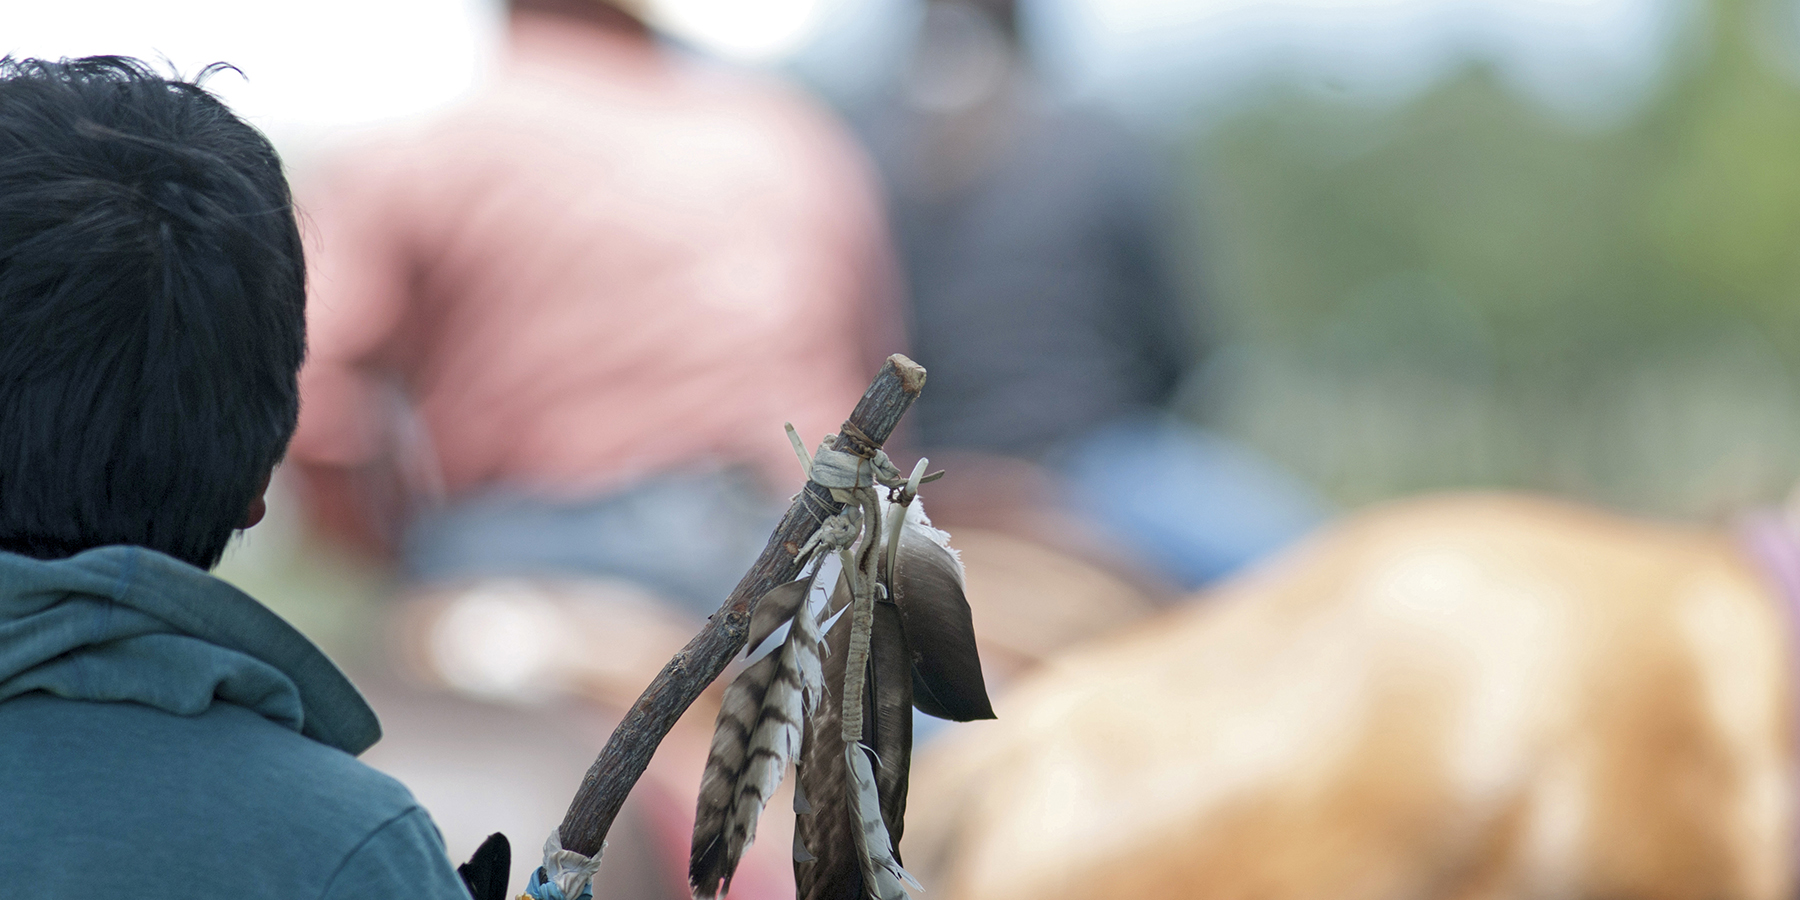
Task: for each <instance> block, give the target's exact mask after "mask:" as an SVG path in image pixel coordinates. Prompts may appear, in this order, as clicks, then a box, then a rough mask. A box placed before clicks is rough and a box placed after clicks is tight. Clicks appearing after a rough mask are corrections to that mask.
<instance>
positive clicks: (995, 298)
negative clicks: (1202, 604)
mask: <svg viewBox="0 0 1800 900" xmlns="http://www.w3.org/2000/svg"><path fill="white" fill-rule="evenodd" d="M858 120H859V123H860V124H861V126H862V130H863V131H864V133H865V134H866V136H867V139H868V142H869V144H870V146H871V148H872V150H873V152H874V154H875V157H876V160H877V163H878V164H879V166H880V167H881V169H882V172H883V175H884V176H885V178H886V181H887V187H888V189H889V193H890V204H891V211H892V221H893V227H894V231H895V234H896V237H897V238H898V240H899V244H900V247H901V250H902V255H903V258H904V265H905V274H906V277H907V279H908V281H909V283H910V286H911V289H912V317H911V322H910V325H911V338H912V346H913V349H914V353H915V358H916V359H917V360H918V361H919V362H920V363H921V364H923V365H924V366H925V367H926V368H927V369H928V370H929V371H930V372H931V389H930V390H929V391H927V392H926V393H925V395H924V396H923V397H922V398H921V399H920V402H919V404H918V407H917V409H916V410H915V411H914V413H913V416H914V417H915V418H914V424H915V425H916V426H917V428H918V429H919V435H918V436H919V438H920V439H921V442H922V443H923V445H924V447H925V448H926V449H927V450H930V451H942V450H956V451H973V452H976V453H980V454H988V455H995V456H999V457H1003V458H1009V459H1017V460H1031V461H1037V462H1043V463H1047V464H1048V465H1049V466H1050V467H1051V468H1052V469H1053V470H1055V471H1056V472H1057V473H1058V474H1060V475H1061V476H1062V478H1063V481H1064V482H1065V486H1064V490H1065V492H1066V493H1068V494H1070V495H1071V496H1070V498H1069V499H1072V500H1073V501H1074V504H1075V505H1076V506H1077V507H1078V508H1080V509H1081V511H1083V512H1085V513H1086V514H1087V515H1088V516H1089V517H1090V518H1091V519H1092V520H1094V521H1096V522H1097V523H1099V524H1100V525H1102V526H1103V528H1104V529H1105V530H1106V531H1107V532H1109V533H1110V535H1111V536H1112V537H1113V538H1114V539H1115V540H1117V541H1119V542H1121V543H1124V544H1127V545H1129V546H1130V547H1131V548H1133V549H1134V550H1135V551H1137V553H1138V554H1139V555H1140V556H1142V557H1144V558H1147V559H1148V560H1149V561H1150V562H1152V563H1154V564H1155V565H1156V566H1158V567H1159V568H1160V569H1161V570H1162V572H1161V574H1163V575H1164V576H1166V577H1167V578H1169V579H1170V580H1172V581H1174V582H1175V583H1177V584H1178V585H1179V586H1181V587H1189V588H1191V587H1194V586H1197V585H1199V584H1201V583H1203V582H1206V581H1210V580H1212V579H1214V578H1217V577H1219V576H1221V575H1223V574H1225V573H1227V572H1229V571H1231V570H1233V569H1235V568H1237V567H1238V566H1240V565H1242V564H1243V563H1245V562H1247V561H1249V560H1251V559H1253V558H1255V557H1257V556H1259V555H1261V554H1263V553H1266V552H1267V551H1269V550H1271V549H1274V548H1275V547H1277V546H1280V545H1281V544H1283V543H1285V542H1287V541H1288V540H1289V539H1291V538H1292V537H1294V536H1295V535H1297V534H1299V533H1300V532H1302V531H1304V530H1305V529H1306V528H1308V527H1309V526H1310V525H1312V524H1313V523H1314V522H1315V521H1316V520H1317V517H1318V515H1319V512H1318V510H1319V507H1318V505H1317V504H1316V503H1315V502H1314V501H1313V500H1312V499H1311V498H1310V496H1309V495H1308V494H1307V493H1306V492H1305V491H1304V490H1303V489H1301V488H1300V487H1299V486H1297V485H1296V484H1294V483H1293V482H1292V481H1291V480H1289V479H1287V478H1286V477H1285V476H1283V475H1281V474H1280V473H1277V472H1275V471H1274V470H1273V469H1272V468H1271V467H1270V466H1268V464H1266V463H1264V462H1262V461H1261V460H1259V459H1258V458H1256V457H1255V456H1254V455H1252V454H1250V453H1249V452H1247V451H1245V450H1242V449H1239V448H1236V447H1233V446H1232V445H1230V444H1228V443H1226V442H1224V441H1222V440H1220V439H1218V438H1216V437H1213V436H1210V435H1207V434H1205V433H1203V432H1200V431H1198V430H1197V429H1194V428H1192V427H1189V426H1185V425H1182V424H1179V423H1177V422H1176V421H1175V420H1174V419H1173V418H1171V417H1169V416H1168V415H1167V414H1166V413H1165V410H1166V409H1167V408H1168V406H1169V404H1170V402H1171V401H1172V400H1173V398H1174V395H1175V392H1176V389H1177V386H1178V384H1179V383H1180V381H1181V379H1182V376H1183V374H1184V373H1185V372H1186V371H1188V370H1189V368H1190V367H1191V366H1192V365H1193V364H1194V363H1195V362H1196V359H1197V356H1198V347H1199V342H1200V337H1201V335H1200V325H1201V323H1200V322H1197V321H1195V319H1196V318H1197V317H1196V316H1195V311H1196V310H1195V307H1194V306H1193V305H1191V304H1189V303H1187V302H1185V298H1184V297H1183V290H1182V281H1183V279H1182V276H1181V274H1180V272H1179V271H1178V267H1177V266H1176V265H1175V264H1174V263H1173V261H1172V259H1171V258H1170V255H1169V252H1168V251H1169V248H1170V247H1171V246H1172V245H1175V244H1176V243H1177V242H1178V241H1179V238H1180V236H1181V235H1180V229H1179V228H1178V227H1177V223H1178V216H1176V215H1174V214H1173V210H1172V205H1173V204H1172V202H1171V201H1172V200H1173V199H1175V198H1174V195H1175V193H1176V188H1175V186H1174V185H1173V183H1172V182H1171V181H1170V180H1169V179H1168V178H1167V177H1166V176H1165V174H1164V173H1163V171H1162V168H1161V165H1160V164H1159V160H1158V159H1156V157H1155V155H1154V154H1153V153H1152V152H1150V151H1149V149H1148V148H1147V147H1146V146H1144V144H1143V143H1142V142H1141V141H1139V140H1137V139H1136V138H1135V136H1133V135H1132V134H1131V133H1129V132H1128V131H1126V130H1125V129H1124V128H1122V127H1121V126H1120V125H1119V124H1117V123H1115V122H1114V121H1113V120H1112V119H1110V118H1108V117H1107V116H1105V115H1103V114H1101V113H1099V112H1097V111H1090V110H1083V109H1078V108H1072V107H1069V106H1066V105H1063V104H1059V103H1058V102H1056V101H1054V100H1053V99H1051V98H1050V97H1049V96H1048V92H1047V91H1046V90H1045V89H1044V88H1043V86H1042V85H1041V83H1040V81H1039V80H1038V79H1037V78H1036V77H1035V75H1034V73H1033V71H1032V69H1031V66H1030V64H1029V61H1028V60H1027V58H1026V54H1025V52H1024V51H1023V49H1022V46H1021V41H1020V36H1019V23H1018V16H1017V11H1016V9H1015V4H1014V3H1013V2H1011V0H967V2H937V0H934V2H930V3H928V4H927V5H926V10H925V15H924V20H923V25H922V28H921V32H920V35H919V38H918V42H917V44H916V45H915V47H914V49H913V52H912V56H911V59H910V63H909V66H908V68H907V70H906V72H905V75H904V77H903V78H902V80H901V82H900V84H899V85H898V86H897V88H896V89H895V90H894V91H893V92H892V93H891V94H890V95H889V96H887V97H885V98H883V99H882V100H881V101H880V102H878V103H877V104H875V105H874V106H873V107H871V108H868V109H865V110H863V111H862V115H860V116H858Z"/></svg>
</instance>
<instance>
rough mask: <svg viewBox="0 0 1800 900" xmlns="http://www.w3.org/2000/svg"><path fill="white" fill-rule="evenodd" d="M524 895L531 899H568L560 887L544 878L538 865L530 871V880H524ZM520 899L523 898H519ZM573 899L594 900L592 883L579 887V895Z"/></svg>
mask: <svg viewBox="0 0 1800 900" xmlns="http://www.w3.org/2000/svg"><path fill="white" fill-rule="evenodd" d="M525 896H526V897H530V898H532V900H569V898H568V897H565V896H563V891H562V888H561V887H558V886H557V884H556V883H555V882H553V881H545V880H544V867H543V866H538V867H537V868H536V869H533V870H532V871H531V878H530V880H528V881H526V882H525ZM520 900H524V898H520ZM574 900H594V883H593V882H591V881H590V882H588V883H587V885H586V886H584V887H583V888H582V889H581V896H579V897H576V898H574Z"/></svg>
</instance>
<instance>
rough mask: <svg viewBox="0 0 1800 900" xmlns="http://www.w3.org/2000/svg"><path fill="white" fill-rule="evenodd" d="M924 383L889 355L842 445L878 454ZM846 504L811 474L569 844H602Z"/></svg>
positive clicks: (611, 765)
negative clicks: (665, 747)
mask: <svg viewBox="0 0 1800 900" xmlns="http://www.w3.org/2000/svg"><path fill="white" fill-rule="evenodd" d="M924 387H925V370H924V369H923V368H921V367H920V366H919V364H918V363H915V362H913V361H912V360H910V359H907V358H906V357H904V356H901V355H900V354H898V353H896V354H894V355H893V356H890V357H888V359H887V364H886V365H884V366H883V367H882V369H881V373H880V374H879V375H877V376H875V381H874V382H873V383H871V384H870V385H869V389H868V390H867V391H865V392H864V393H863V396H862V399H861V400H860V401H858V402H857V404H856V409H855V410H854V411H852V412H851V413H850V418H849V419H848V420H846V421H845V423H844V428H843V429H842V432H841V433H840V434H839V435H838V438H837V441H836V442H835V444H834V445H833V446H834V447H835V449H838V450H846V451H850V452H855V453H863V454H872V453H873V452H874V451H875V450H877V449H879V448H880V447H881V445H882V444H883V443H885V442H886V441H887V439H888V437H889V435H892V434H893V433H894V426H895V425H897V424H899V422H900V417H901V416H903V415H905V414H906V411H907V409H908V408H910V407H911V406H912V403H913V400H915V399H917V398H918V396H919V391H920V390H922V389H923V388H924ZM842 508H843V504H841V503H838V502H836V501H835V500H832V499H831V493H830V492H829V491H827V490H826V489H824V488H822V487H820V486H818V485H816V484H814V483H812V482H810V481H809V482H807V483H806V487H805V488H804V489H803V490H802V491H801V492H800V494H799V496H797V497H795V498H794V503H793V505H792V506H790V507H788V511H787V515H786V516H784V517H782V520H781V524H780V525H779V526H778V527H777V528H776V529H775V533H774V534H772V535H770V536H769V543H768V545H767V546H765V547H763V552H762V555H761V556H759V557H757V559H756V564H755V565H753V566H751V567H750V571H749V572H748V573H746V574H745V575H744V578H743V580H742V581H739V582H738V585H737V587H736V588H735V589H733V590H732V592H731V596H730V597H728V598H727V599H726V600H725V605H724V606H721V607H719V611H718V612H716V613H713V614H712V616H711V618H709V619H708V620H707V622H706V627H704V628H702V629H700V633H699V634H696V635H694V639H693V640H691V641H688V643H687V646H686V647H683V648H681V650H680V651H679V652H677V653H676V654H675V656H674V657H673V658H671V659H670V660H669V663H668V665H665V666H663V669H662V671H661V672H659V673H657V676H656V679H655V680H654V681H651V682H650V686H649V687H648V688H645V689H644V693H643V694H642V695H641V696H639V697H638V699H637V702H636V703H634V704H632V706H631V709H630V710H629V711H627V712H626V713H625V718H624V720H623V721H621V722H619V727H618V728H616V729H614V730H613V733H612V737H611V738H609V739H608V740H607V742H606V747H605V749H603V750H601V751H600V755H599V757H598V758H596V759H595V760H594V764H593V765H592V766H590V767H589V768H588V771H587V775H586V776H584V777H583V778H582V779H581V787H580V788H578V789H577V790H576V791H575V799H574V800H573V801H571V802H570V803H569V811H568V812H567V813H566V814H564V816H563V820H562V826H561V831H560V833H561V836H562V845H563V848H564V849H566V850H573V851H575V852H577V853H581V854H583V855H586V856H593V855H594V854H595V853H598V852H599V851H600V845H601V843H602V842H603V841H605V840H606V833H607V832H608V831H609V830H611V829H612V823H613V819H614V818H616V817H617V816H618V815H619V809H620V807H622V806H624V804H625V797H626V795H628V794H630V793H631V788H632V786H633V785H636V784H637V780H638V778H639V777H641V776H642V775H643V774H644V769H645V767H647V766H649V765H650V757H651V756H652V755H654V754H655V753H656V747H657V745H658V744H660V743H662V739H663V738H664V737H665V736H667V735H668V733H669V729H671V728H673V727H675V721H676V720H677V719H679V718H681V714H682V713H684V712H686V711H687V708H688V707H689V706H691V705H692V704H693V702H694V700H695V698H697V697H699V696H700V693H701V692H702V691H704V690H706V686H707V685H709V684H711V683H712V682H713V679H715V678H717V677H719V673H720V672H723V671H724V670H725V666H726V665H727V664H728V663H730V662H731V659H732V657H734V656H736V655H737V654H738V652H739V651H741V650H743V649H744V640H745V637H746V635H747V632H748V630H749V626H750V608H751V605H752V604H753V603H755V601H756V598H758V597H761V596H762V595H763V594H765V593H767V592H768V591H769V589H770V588H773V587H775V586H776V585H779V584H784V583H786V582H789V581H792V580H794V579H795V578H796V577H798V576H799V574H800V564H799V562H798V561H797V560H795V559H794V554H796V553H798V552H799V550H800V545H801V544H803V543H805V542H806V539H807V538H808V537H811V536H812V533H813V531H815V530H816V529H817V528H818V527H819V523H820V522H823V521H824V520H825V518H826V517H828V516H831V515H833V514H835V513H837V511H838V510H840V509H842Z"/></svg>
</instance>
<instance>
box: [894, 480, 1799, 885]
mask: <svg viewBox="0 0 1800 900" xmlns="http://www.w3.org/2000/svg"><path fill="white" fill-rule="evenodd" d="M978 615H979V610H978ZM1788 616H1789V611H1788V609H1787V601H1786V600H1784V599H1783V598H1782V597H1781V596H1780V593H1779V591H1778V590H1777V589H1776V588H1775V587H1774V586H1773V583H1772V582H1770V581H1767V580H1765V578H1764V575H1763V573H1762V572H1761V571H1760V570H1759V568H1758V565H1757V563H1756V561H1754V560H1752V559H1751V558H1750V557H1749V556H1748V555H1746V553H1745V552H1744V551H1743V550H1742V549H1741V548H1740V546H1739V545H1738V543H1737V542H1736V541H1735V540H1734V539H1733V537H1732V536H1731V535H1730V534H1726V533H1720V532H1709V531H1702V530H1691V529H1684V528H1678V527H1672V526H1668V525H1660V524H1649V523H1645V522H1641V521H1634V520H1628V519H1624V518H1619V517H1615V516H1612V515H1608V514H1603V513H1600V512H1597V511H1593V510H1588V509H1583V508H1579V507H1575V506H1571V505H1565V504H1561V503H1555V502H1550V501H1547V500H1539V499H1529V498H1522V497H1508V496H1458V497H1446V498H1436V499H1426V500H1418V501H1412V502H1407V503H1403V504H1398V505H1394V506H1389V507H1386V508H1381V509H1377V510H1375V511H1372V512H1369V513H1366V514H1363V515H1360V516H1357V517H1354V518H1352V519H1350V520H1348V521H1346V522H1345V523H1343V524H1342V525H1340V526H1338V527H1335V528H1333V529H1331V530H1328V531H1327V532H1325V533H1323V534H1321V535H1320V536H1318V537H1317V538H1315V539H1313V540H1312V541H1310V542H1309V543H1308V544H1306V545H1304V546H1302V547H1300V548H1299V549H1297V550H1295V551H1293V552H1291V553H1289V554H1288V555H1287V556H1286V557H1285V558H1283V559H1280V560H1279V561H1277V562H1275V563H1274V564H1272V565H1269V566H1266V567H1265V568H1263V569H1262V570H1261V571H1260V572H1258V573H1256V574H1252V575H1250V576H1248V577H1245V578H1241V579H1238V580H1236V581H1235V582H1233V583H1230V584H1228V585H1227V586H1225V587H1223V588H1221V589H1219V590H1217V591H1216V592H1214V593H1213V595H1211V596H1209V597H1205V598H1202V600H1201V601H1200V602H1197V603H1195V604H1193V605H1191V606H1188V607H1184V608H1182V609H1180V610H1178V611H1175V612H1172V613H1167V614H1164V615H1162V616H1159V617H1157V618H1154V619H1151V620H1149V621H1148V622H1146V623H1144V624H1140V625H1138V626H1136V627H1134V628H1132V629H1130V630H1128V631H1127V632H1126V633H1123V634H1121V635H1118V636H1114V637H1110V638H1106V639H1103V640H1100V641H1098V642H1095V643H1092V644H1089V645H1087V646H1086V647H1085V648H1083V649H1079V650H1076V651H1074V652H1070V653H1067V654H1065V655H1061V656H1058V657H1056V658H1055V659H1054V660H1053V661H1052V662H1050V663H1049V664H1047V665H1046V666H1044V667H1043V668H1042V669H1040V670H1039V671H1038V672H1037V674H1035V675H1034V676H1031V677H1029V678H1027V679H1025V680H1023V681H1022V682H1020V683H1019V685H1018V686H1017V687H1016V688H1015V689H1013V690H1012V691H1011V692H1010V693H1009V694H1007V695H1006V696H1004V697H1002V698H1001V699H1000V701H999V702H997V703H996V708H997V709H998V711H999V713H1000V718H999V720H998V721H995V722H991V723H975V724H971V725H967V726H959V728H958V729H957V732H958V733H956V734H953V735H952V736H950V737H948V738H946V739H945V740H944V741H943V742H941V743H940V744H939V745H938V746H936V747H935V748H934V750H933V752H930V753H927V754H924V755H922V756H921V757H920V758H918V759H917V760H916V761H915V770H914V774H913V794H912V799H911V802H910V804H909V807H910V815H909V827H908V829H907V835H906V841H905V842H904V844H903V845H902V848H901V849H902V850H903V851H904V852H905V854H906V862H907V864H908V866H909V868H911V869H912V870H913V871H915V872H917V873H919V874H920V876H921V878H922V879H923V880H924V881H925V884H926V886H927V887H928V888H930V889H931V894H930V896H932V897H936V898H940V900H977V898H979V900H1013V898H1021V900H1023V898H1032V900H1101V898H1121V900H1123V898H1134V900H1135V898H1163V900H1168V898H1189V897H1192V898H1221V900H1223V898H1245V900H1251V898H1254V900H1288V898H1291V900H1315V898H1317V900H1324V898H1330V900H1398V898H1407V900H1413V898H1418V900H1429V898H1457V900H1475V898H1503V897H1534V898H1536V897H1544V898H1556V897H1566V898H1604V900H1626V898H1631V900H1639V898H1642V900H1661V898H1668V900H1676V898H1692V900H1731V898H1745V900H1751V898H1755V900H1775V898H1784V897H1789V896H1791V895H1792V894H1793V892H1794V888H1795V878H1794V861H1795V822H1794V814H1795V760H1794V746H1793V744H1794V742H1793V740H1792V721H1791V719H1792V702H1793V699H1794V686H1793V682H1792V674H1793V671H1794V669H1793V649H1792V647H1791V646H1790V634H1791V631H1790V627H1791V625H1790V622H1789V621H1788ZM981 625H982V623H981V622H980V621H979V619H978V620H977V627H978V628H979V627H980V626H981Z"/></svg>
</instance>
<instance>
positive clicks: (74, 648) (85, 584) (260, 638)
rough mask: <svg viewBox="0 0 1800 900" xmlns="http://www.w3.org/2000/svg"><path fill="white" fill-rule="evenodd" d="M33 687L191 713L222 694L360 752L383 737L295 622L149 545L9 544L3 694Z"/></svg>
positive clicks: (3, 593) (0, 657)
mask: <svg viewBox="0 0 1800 900" xmlns="http://www.w3.org/2000/svg"><path fill="white" fill-rule="evenodd" d="M31 691H43V692H45V693H49V694H53V695H55V696H58V697H63V698H66V699H70V700H87V701H98V702H132V703H141V704H144V705H145V706H151V707H155V708H157V709H161V710H164V711H167V712H171V713H174V714H176V715H181V716H195V715H199V714H200V713H203V712H205V711H206V710H207V709H208V708H209V707H211V706H212V704H213V703H214V702H215V701H222V702H225V703H232V704H236V705H238V706H243V707H246V708H248V709H251V710H253V711H255V712H257V713H259V714H261V715H262V716H263V717H264V718H267V719H269V720H271V721H274V722H276V723H279V724H281V725H284V726H286V727H288V728H291V729H293V730H295V731H298V732H300V733H301V734H304V735H306V736H307V737H309V738H312V739H313V740H316V741H319V742H320V743H323V744H327V745H329V746H332V747H336V748H338V749H340V750H343V751H344V752H346V753H350V754H358V753H361V752H362V751H364V750H366V749H368V748H369V747H370V746H371V745H372V744H374V743H375V741H377V740H378V739H380V737H381V725H380V723H379V722H377V721H376V719H375V713H374V711H373V710H370V709H369V705H368V703H367V702H365V701H364V700H363V698H362V695H361V694H359V693H357V691H356V688H355V687H353V686H352V685H351V684H350V680H349V679H348V678H345V677H344V673H343V672H341V671H339V670H338V668H337V666H336V665H334V664H332V662H331V660H329V659H327V658H326V657H325V654H324V653H322V652H320V651H319V648H317V647H315V646H313V643H312V642H311V641H309V640H307V639H306V638H305V637H304V636H302V635H301V634H300V633H299V632H298V631H295V630H294V628H293V626H290V625H289V624H287V622H285V621H283V620H282V619H281V617H280V616H277V615H275V614H274V613H273V612H271V611H269V609H268V608H267V607H265V606H263V605H262V604H260V603H258V602H256V601H255V600H253V599H251V598H250V596H249V595H247V594H245V593H244V592H242V591H240V590H238V589H237V588H235V587H232V586H231V585H229V584H226V583H225V582H224V581H221V580H219V579H218V578H215V577H213V576H212V575H210V574H208V573H206V572H204V571H201V570H200V569H197V568H194V567H193V566H191V565H188V564H187V563H184V562H182V561H180V560H178V559H175V558H173V557H170V556H165V555H163V554H161V553H157V552H155V551H153V550H146V549H143V548H141V547H126V546H117V547H98V548H95V549H93V550H88V551H85V552H82V553H79V554H77V555H75V556H71V557H68V558H66V559H57V560H40V559H32V558H30V557H27V556H19V555H17V554H13V553H4V552H0V702H5V701H6V700H9V699H11V698H13V697H16V696H18V695H20V694H24V693H28V692H31Z"/></svg>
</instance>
